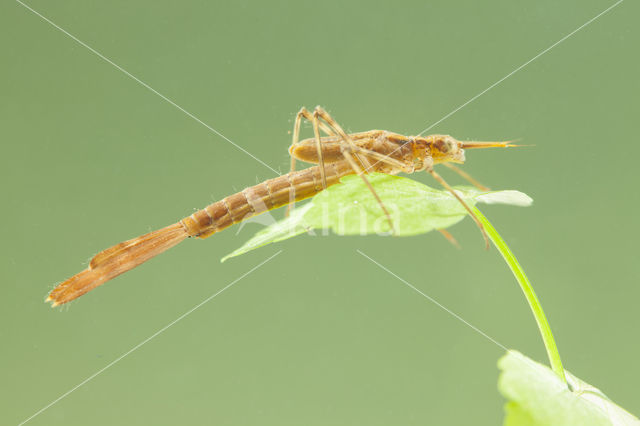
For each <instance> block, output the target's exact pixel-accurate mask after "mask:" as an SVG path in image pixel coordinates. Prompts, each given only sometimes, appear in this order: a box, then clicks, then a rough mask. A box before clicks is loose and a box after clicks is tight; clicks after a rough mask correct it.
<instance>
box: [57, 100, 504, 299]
mask: <svg viewBox="0 0 640 426" xmlns="http://www.w3.org/2000/svg"><path fill="white" fill-rule="evenodd" d="M319 117H321V118H322V119H323V120H324V122H321V121H319V119H318V118H319ZM301 118H306V119H308V120H310V121H311V120H313V124H314V131H315V133H316V138H313V139H305V140H302V141H298V134H299V126H300V121H301ZM319 129H322V130H323V131H324V132H325V133H327V134H329V136H325V137H320V136H319V133H318V131H319ZM507 146H512V145H510V144H509V143H508V142H459V141H457V140H455V139H454V138H452V137H451V136H448V135H431V136H426V137H420V136H416V137H409V136H404V135H400V134H397V133H392V132H387V131H384V130H370V131H368V132H360V133H352V134H349V135H347V134H346V133H344V131H343V130H342V128H341V127H340V126H339V125H338V124H337V123H336V122H335V121H334V120H333V119H332V118H331V117H330V116H329V115H328V114H327V113H326V112H325V111H324V110H322V109H321V108H319V107H318V108H316V110H315V111H314V114H313V115H312V114H311V113H310V112H309V111H307V110H306V109H304V108H303V109H301V110H300V112H299V113H298V115H297V117H296V124H295V125H294V137H293V143H292V145H291V148H290V149H289V152H290V154H291V157H292V159H298V160H301V161H306V162H309V163H316V164H319V165H318V166H315V167H310V168H307V169H304V170H300V171H293V169H294V163H292V167H291V169H292V171H291V172H290V173H287V174H286V175H282V176H279V177H277V178H274V179H269V180H266V181H264V182H262V183H259V184H257V185H254V186H252V187H249V188H246V189H244V190H242V191H240V192H238V193H236V194H233V195H231V196H229V197H226V198H224V199H222V200H220V201H217V202H215V203H212V204H210V205H209V206H207V207H205V208H204V209H202V210H199V211H197V212H195V213H193V214H192V215H190V216H188V217H185V218H184V219H182V220H180V221H179V222H177V223H175V224H173V225H170V226H167V227H165V228H162V229H160V230H157V231H153V232H150V233H148V234H145V235H142V236H140V237H136V238H133V239H131V240H128V241H124V242H122V243H119V244H116V245H115V246H113V247H110V248H108V249H106V250H103V251H102V252H100V253H98V254H97V255H95V256H94V257H93V258H92V259H91V261H90V263H89V267H88V268H87V269H85V270H84V271H82V272H80V273H78V274H76V275H74V276H73V277H71V278H69V279H67V280H66V281H64V282H62V283H61V284H59V285H58V286H57V287H56V288H55V289H54V290H53V291H51V293H50V294H49V296H48V298H47V301H48V302H52V306H58V305H61V304H63V303H67V302H69V301H71V300H73V299H75V298H77V297H79V296H81V295H83V294H85V293H87V292H88V291H90V290H92V289H94V288H96V287H98V286H99V285H101V284H103V283H105V282H106V281H108V280H110V279H112V278H115V277H117V276H118V275H120V274H122V273H124V272H126V271H129V270H131V269H133V268H135V267H136V266H139V265H140V264H142V263H144V262H146V261H147V260H149V259H151V258H153V257H155V256H157V255H158V254H160V253H162V252H164V251H165V250H167V249H169V248H171V247H173V246H175V245H177V244H178V243H180V242H182V241H183V240H185V239H186V238H188V237H198V238H206V237H209V236H211V235H212V234H214V233H216V232H219V231H221V230H223V229H225V228H227V227H229V226H231V225H233V224H235V223H238V222H242V221H243V220H246V219H248V218H250V217H253V216H255V215H258V214H261V213H264V212H266V211H269V210H272V209H276V208H278V207H282V206H284V205H291V204H292V203H293V202H295V201H300V200H303V199H305V198H309V197H312V196H314V195H316V194H317V193H319V192H320V191H322V190H323V189H325V188H326V187H328V186H331V185H335V184H336V183H338V182H339V181H340V178H341V177H343V176H346V175H350V174H356V173H357V174H359V175H360V176H362V178H363V179H364V181H365V183H366V184H367V185H368V187H369V189H370V190H371V191H372V192H373V195H374V196H375V197H376V198H377V199H378V201H379V203H380V206H381V208H382V209H383V210H384V212H385V214H387V216H388V217H389V215H388V212H387V210H386V208H385V207H384V205H383V204H382V201H381V200H380V199H379V197H378V196H377V194H376V193H375V190H374V189H373V187H371V185H370V184H369V182H368V180H367V179H366V177H365V176H364V173H369V172H380V173H387V174H397V173H400V172H405V173H413V172H417V171H422V170H426V171H429V172H430V173H431V174H432V175H433V176H434V177H435V178H436V179H438V180H439V181H440V182H441V183H442V184H443V185H445V187H446V188H447V189H449V190H450V191H451V192H452V193H453V195H454V196H456V197H458V199H459V200H460V202H461V203H462V204H463V205H465V203H464V201H462V200H461V199H460V198H459V196H457V194H455V192H453V190H452V189H451V187H449V186H448V184H446V182H444V180H442V178H441V177H440V176H439V175H438V174H437V173H435V171H433V165H434V164H438V163H462V162H464V150H463V148H487V147H507ZM458 173H460V174H461V175H462V176H463V177H466V178H467V179H468V180H470V181H471V182H472V183H473V180H472V179H471V178H470V177H468V175H466V174H464V172H461V171H458ZM465 175H466V176H465ZM465 207H466V205H465ZM391 225H392V227H393V224H391ZM483 232H484V231H483ZM445 236H447V233H445ZM447 238H450V237H447Z"/></svg>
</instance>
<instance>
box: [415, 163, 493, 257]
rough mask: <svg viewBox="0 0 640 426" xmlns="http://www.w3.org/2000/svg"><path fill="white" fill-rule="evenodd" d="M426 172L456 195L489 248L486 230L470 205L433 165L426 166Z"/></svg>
mask: <svg viewBox="0 0 640 426" xmlns="http://www.w3.org/2000/svg"><path fill="white" fill-rule="evenodd" d="M427 172H429V173H431V176H433V178H434V179H435V180H437V181H438V182H440V184H441V185H442V186H444V187H445V189H446V190H447V191H449V192H450V193H451V195H453V196H454V197H456V199H457V200H458V201H459V202H460V204H462V206H463V207H464V208H465V210H466V211H467V212H468V213H469V216H471V218H472V219H473V221H474V222H475V223H476V225H478V228H480V232H481V233H482V237H483V238H484V243H485V246H486V248H487V249H489V237H488V236H487V232H486V231H485V229H484V226H483V225H482V222H480V219H478V216H476V214H475V213H474V212H473V210H471V207H469V205H468V204H467V203H466V201H464V200H463V199H462V197H461V196H460V195H458V193H457V192H456V191H455V190H454V189H453V188H452V187H451V185H449V184H448V183H447V181H446V180H444V179H443V178H442V176H440V175H439V174H438V173H437V172H436V171H435V170H433V166H432V167H427Z"/></svg>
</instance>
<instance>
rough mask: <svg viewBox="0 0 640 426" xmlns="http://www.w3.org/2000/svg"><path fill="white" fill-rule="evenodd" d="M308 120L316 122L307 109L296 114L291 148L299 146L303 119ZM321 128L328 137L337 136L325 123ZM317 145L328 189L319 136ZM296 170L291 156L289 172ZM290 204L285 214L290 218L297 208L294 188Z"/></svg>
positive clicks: (324, 180) (302, 109)
mask: <svg viewBox="0 0 640 426" xmlns="http://www.w3.org/2000/svg"><path fill="white" fill-rule="evenodd" d="M303 118H304V119H306V120H307V121H309V122H310V123H313V122H314V119H313V114H311V112H309V110H308V109H306V108H305V107H302V108H300V111H298V113H297V114H296V120H295V122H294V123H293V137H292V141H291V146H292V147H294V146H296V145H297V144H298V142H299V140H300V126H301V125H302V119H303ZM319 127H320V128H321V129H322V131H323V132H325V133H326V134H327V135H329V136H335V134H334V133H333V132H332V131H331V129H330V128H329V127H328V126H327V125H326V124H324V123H319ZM313 130H314V133H316V126H315V125H314V129H313ZM316 143H317V149H318V157H319V158H320V160H321V163H320V165H321V169H320V172H321V174H322V181H323V185H324V188H326V176H325V170H324V161H322V158H323V157H322V147H321V145H320V138H319V136H318V137H316ZM295 169H296V157H294V156H293V155H292V156H291V167H290V170H289V173H291V172H293V171H295ZM289 198H290V201H291V202H290V203H289V205H287V211H286V213H285V215H286V216H289V214H290V213H291V209H293V208H294V206H295V201H294V200H295V198H296V194H295V188H292V191H291V193H290V196H289Z"/></svg>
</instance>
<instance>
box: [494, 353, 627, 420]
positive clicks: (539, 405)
mask: <svg viewBox="0 0 640 426" xmlns="http://www.w3.org/2000/svg"><path fill="white" fill-rule="evenodd" d="M498 368H499V369H500V370H501V371H502V372H501V374H500V378H499V379H498V389H499V390H500V393H501V394H502V395H503V396H504V397H505V398H506V399H507V400H508V402H507V403H506V404H505V421H504V425H505V426H556V425H563V426H572V425H576V426H600V425H608V426H611V425H615V426H619V425H620V426H621V425H625V426H628V425H629V426H630V425H640V421H639V420H638V419H637V418H636V417H634V416H633V415H632V414H630V413H629V412H627V411H625V410H624V409H622V408H620V407H619V406H617V405H616V404H614V403H613V402H611V400H609V399H608V398H607V397H606V396H605V395H604V394H603V393H602V392H601V391H599V390H598V389H596V388H594V387H593V386H591V385H588V384H587V383H585V382H583V381H581V380H580V379H578V378H577V377H575V376H573V375H571V374H570V373H569V372H567V371H565V373H566V375H567V381H568V382H569V385H570V386H571V389H569V388H567V386H566V385H565V384H564V383H563V382H562V380H560V378H559V377H558V376H557V375H556V374H555V373H554V372H553V371H551V369H550V368H549V367H547V366H545V365H542V364H539V363H537V362H535V361H533V360H531V359H529V358H527V357H526V356H524V355H522V354H521V353H520V352H517V351H509V352H507V354H506V355H504V356H503V357H502V358H500V360H499V361H498Z"/></svg>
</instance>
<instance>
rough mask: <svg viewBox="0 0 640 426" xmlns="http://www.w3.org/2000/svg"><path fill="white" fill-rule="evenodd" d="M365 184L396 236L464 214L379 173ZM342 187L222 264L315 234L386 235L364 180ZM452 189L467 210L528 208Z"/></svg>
mask: <svg viewBox="0 0 640 426" xmlns="http://www.w3.org/2000/svg"><path fill="white" fill-rule="evenodd" d="M369 181H370V182H371V185H372V186H373V187H374V188H375V190H376V192H377V193H378V195H379V196H380V198H381V199H382V200H383V202H384V205H385V206H386V208H387V209H388V210H389V213H390V215H391V219H392V221H393V225H394V227H395V231H396V232H395V234H394V235H395V236H409V235H418V234H423V233H426V232H429V231H432V230H434V229H444V228H447V227H449V226H452V225H455V224H456V223H458V222H460V221H461V220H462V219H464V217H465V216H466V215H467V211H466V210H465V208H464V207H463V206H462V205H461V204H460V203H459V202H458V200H456V199H455V197H453V196H452V195H451V194H450V193H449V192H448V191H445V190H436V189H433V188H430V187H428V186H426V185H424V184H422V183H420V182H416V181H414V180H412V179H408V178H405V177H399V176H391V175H386V174H381V173H374V174H372V175H369ZM341 182H342V183H341V184H338V185H333V186H331V187H329V188H327V189H326V190H325V191H322V192H320V193H319V194H318V195H316V196H315V197H314V198H313V199H312V200H311V201H310V202H308V203H307V204H305V205H304V206H303V207H299V208H297V209H295V210H294V212H293V214H292V215H291V216H289V217H288V218H286V219H283V220H281V221H278V222H276V223H274V224H273V225H270V226H268V227H267V228H265V229H263V230H261V231H260V232H258V233H257V234H256V235H255V236H254V237H253V238H251V239H250V240H249V241H247V242H246V243H245V244H244V245H243V246H242V247H240V248H239V249H237V250H235V251H234V252H233V253H230V254H229V255H227V256H225V257H224V258H223V259H222V261H225V260H227V259H229V258H231V257H235V256H239V255H241V254H244V253H246V252H248V251H251V250H254V249H256V248H258V247H261V246H263V245H265V244H269V243H273V242H276V241H282V240H285V239H287V238H291V237H294V236H296V235H299V234H301V233H304V232H305V231H311V230H313V229H331V230H332V231H333V232H334V233H336V234H338V235H368V234H386V235H388V234H390V226H389V222H388V220H387V217H386V215H385V214H384V212H383V211H382V209H381V208H380V204H378V202H377V200H376V199H375V197H374V196H373V195H372V194H371V192H370V191H369V189H368V188H367V186H366V185H365V184H364V183H363V181H362V179H360V177H359V176H356V175H351V176H346V177H344V178H343V179H342V180H341ZM455 190H456V191H457V192H458V194H459V195H460V196H461V197H462V198H463V199H464V200H465V201H466V202H467V203H468V204H469V205H470V206H474V205H475V204H476V202H482V203H487V204H510V205H517V206H528V205H531V203H532V200H531V198H529V197H528V196H527V195H525V194H523V193H521V192H518V191H489V192H483V191H478V190H477V189H475V188H470V187H455Z"/></svg>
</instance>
